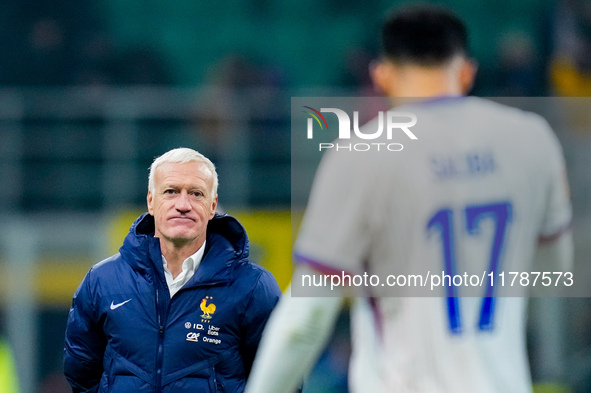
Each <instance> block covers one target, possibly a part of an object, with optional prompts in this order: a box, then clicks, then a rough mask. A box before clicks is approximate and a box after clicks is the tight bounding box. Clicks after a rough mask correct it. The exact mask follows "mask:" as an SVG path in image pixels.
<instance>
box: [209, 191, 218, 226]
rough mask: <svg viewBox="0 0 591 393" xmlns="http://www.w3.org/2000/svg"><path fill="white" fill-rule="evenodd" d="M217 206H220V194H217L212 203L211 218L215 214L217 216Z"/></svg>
mask: <svg viewBox="0 0 591 393" xmlns="http://www.w3.org/2000/svg"><path fill="white" fill-rule="evenodd" d="M217 208H218V196H217V195H216V196H215V198H213V202H212V203H211V214H210V217H209V219H210V220H211V219H212V218H213V216H215V212H216V209H217Z"/></svg>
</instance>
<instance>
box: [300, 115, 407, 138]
mask: <svg viewBox="0 0 591 393" xmlns="http://www.w3.org/2000/svg"><path fill="white" fill-rule="evenodd" d="M320 112H330V113H334V114H335V115H336V116H337V118H338V120H339V139H350V138H351V119H350V118H349V115H347V113H346V112H345V111H344V110H342V109H338V108H320ZM384 117H385V118H386V127H385V128H386V137H387V138H388V139H392V135H393V133H394V130H397V129H399V130H402V131H403V132H404V133H405V134H406V135H407V136H408V137H409V138H410V139H418V138H417V137H416V135H415V134H413V132H412V131H411V130H410V127H412V126H414V125H415V124H417V116H416V115H415V114H414V113H410V112H392V111H388V112H386V114H384V112H382V111H380V112H378V129H377V130H376V131H375V132H371V133H363V132H361V130H360V129H359V112H357V111H354V112H353V132H354V133H355V135H356V136H357V137H358V138H360V139H377V138H379V137H380V136H381V135H382V133H383V132H384ZM312 121H313V120H312V119H310V118H309V119H308V139H312V138H313V129H312V128H313V123H312Z"/></svg>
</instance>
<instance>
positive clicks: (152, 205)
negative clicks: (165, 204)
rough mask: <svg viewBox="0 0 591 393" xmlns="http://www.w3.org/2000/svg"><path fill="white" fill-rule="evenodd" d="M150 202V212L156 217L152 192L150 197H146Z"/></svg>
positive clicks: (149, 192)
mask: <svg viewBox="0 0 591 393" xmlns="http://www.w3.org/2000/svg"><path fill="white" fill-rule="evenodd" d="M146 200H147V202H148V212H149V213H150V214H151V215H152V216H153V215H154V194H153V193H152V190H148V196H147V197H146Z"/></svg>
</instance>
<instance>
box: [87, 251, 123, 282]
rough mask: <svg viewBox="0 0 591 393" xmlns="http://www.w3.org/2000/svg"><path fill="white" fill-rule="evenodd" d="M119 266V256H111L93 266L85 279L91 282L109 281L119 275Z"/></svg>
mask: <svg viewBox="0 0 591 393" xmlns="http://www.w3.org/2000/svg"><path fill="white" fill-rule="evenodd" d="M121 265H122V263H121V254H119V253H117V254H115V255H111V256H110V257H108V258H105V259H103V260H102V261H100V262H98V263H96V264H95V265H93V266H92V267H91V268H90V270H89V271H88V275H87V278H88V279H90V280H92V281H97V280H105V279H106V280H109V279H111V278H113V277H115V276H117V275H118V274H119V273H120V272H119V269H120V268H121Z"/></svg>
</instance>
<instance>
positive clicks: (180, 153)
mask: <svg viewBox="0 0 591 393" xmlns="http://www.w3.org/2000/svg"><path fill="white" fill-rule="evenodd" d="M187 162H199V163H202V164H203V165H205V167H206V168H207V169H208V170H209V171H210V172H211V176H212V178H213V187H212V195H213V196H216V195H217V194H218V174H217V171H216V170H215V165H214V164H213V162H211V160H210V159H209V158H207V157H205V156H204V155H203V154H201V153H199V152H198V151H195V150H193V149H189V148H186V147H180V148H177V149H172V150H169V151H167V152H166V153H164V154H163V155H161V156H160V157H157V158H156V159H155V160H154V162H153V163H152V165H151V166H150V174H149V176H148V191H152V192H154V188H155V186H154V174H155V173H156V169H158V167H160V166H161V165H162V164H166V163H177V164H183V163H187Z"/></svg>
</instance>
